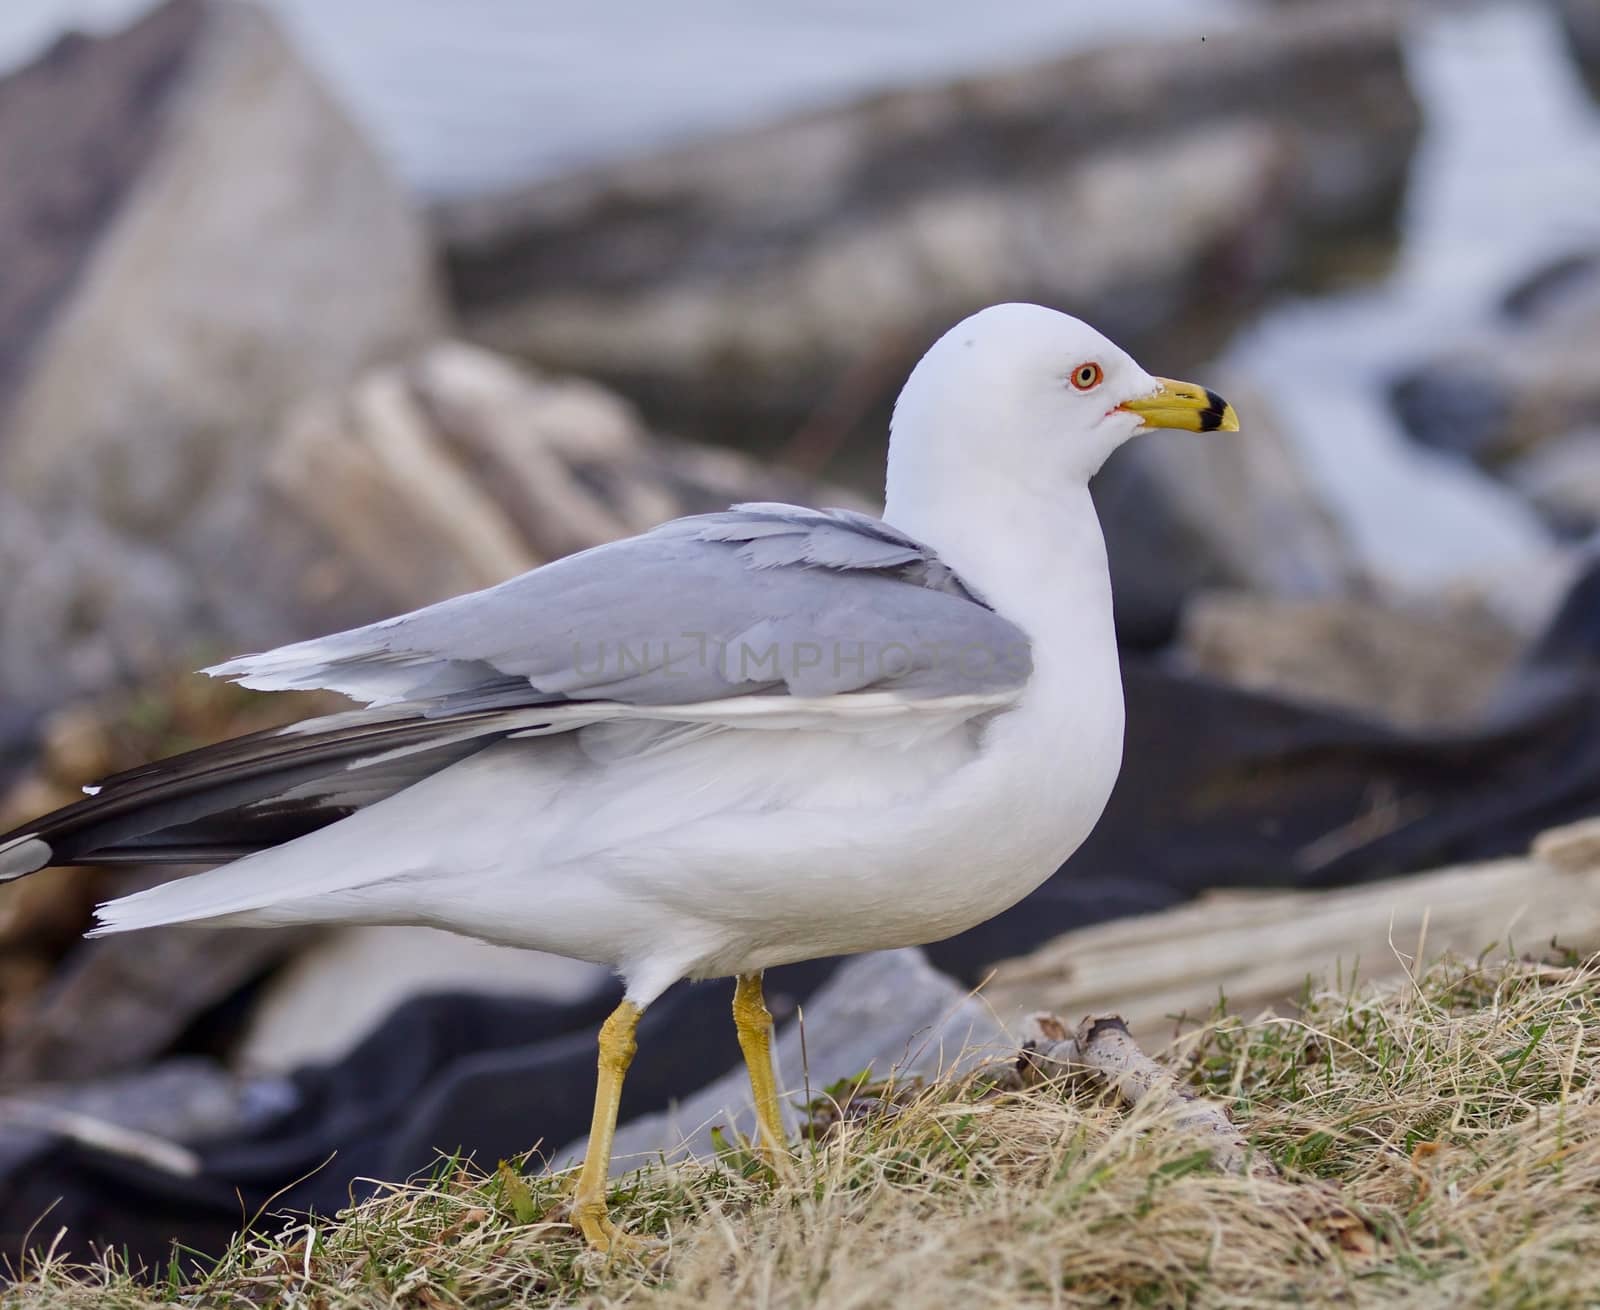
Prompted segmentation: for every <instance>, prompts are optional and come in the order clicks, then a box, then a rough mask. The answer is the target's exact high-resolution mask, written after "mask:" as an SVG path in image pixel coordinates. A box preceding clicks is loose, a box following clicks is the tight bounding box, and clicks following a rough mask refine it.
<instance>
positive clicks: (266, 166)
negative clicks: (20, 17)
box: [0, 0, 443, 703]
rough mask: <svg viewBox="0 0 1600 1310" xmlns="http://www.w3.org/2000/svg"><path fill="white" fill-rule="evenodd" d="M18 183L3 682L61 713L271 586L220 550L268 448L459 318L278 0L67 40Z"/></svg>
mask: <svg viewBox="0 0 1600 1310" xmlns="http://www.w3.org/2000/svg"><path fill="white" fill-rule="evenodd" d="M0 176H4V177H5V179H6V181H5V186H4V188H3V192H0V260H3V261H4V265H5V268H6V277H5V281H4V286H3V288H0V486H3V487H4V502H5V503H4V504H3V505H0V594H4V595H5V596H6V597H7V600H8V613H7V622H6V623H5V624H4V626H3V629H0V688H4V689H5V690H6V692H8V693H9V694H11V695H14V696H17V697H19V698H22V699H25V700H28V701H34V702H42V703H48V702H51V701H58V700H60V699H61V698H63V697H64V696H65V695H67V694H69V693H70V692H72V691H75V690H80V689H82V688H84V687H86V686H96V685H104V684H106V683H109V682H110V681H112V680H113V679H114V678H116V677H117V676H118V675H119V674H123V673H127V672H129V671H130V670H133V671H140V672H143V671H148V670H149V669H151V668H152V667H155V665H156V663H157V662H158V661H170V660H171V659H172V658H174V655H175V653H176V651H177V650H178V649H181V648H182V647H184V646H185V645H189V644H192V643H193V642H194V641H195V640H196V639H197V637H198V636H199V635H200V634H203V633H208V632H210V631H213V630H214V629H215V628H216V627H217V626H218V625H217V624H216V622H215V620H214V618H213V615H212V614H211V613H210V607H211V606H213V605H215V604H216V603H217V597H216V595H208V594H207V592H206V589H205V588H195V587H193V586H192V585H190V582H191V578H192V576H193V575H195V574H197V573H198V574H202V575H204V576H205V577H206V579H207V582H208V584H209V585H210V586H211V587H212V588H213V589H214V590H215V591H216V592H217V593H220V594H227V593H229V592H240V591H244V592H246V594H247V588H248V584H249V582H250V580H251V579H250V571H249V568H248V560H246V559H244V558H242V556H243V552H242V551H239V550H237V549H236V550H234V551H233V552H232V553H231V554H229V553H228V552H226V551H223V550H221V549H220V545H221V543H225V542H228V541H231V540H232V537H231V533H232V528H233V525H234V523H236V522H237V519H238V515H239V512H240V508H241V505H242V504H245V503H247V502H248V501H249V498H250V496H251V495H252V492H253V488H254V486H255V484H256V481H257V476H258V474H257V470H258V465H259V461H260V459H261V456H262V453H263V440H262V438H263V436H264V434H266V433H267V432H269V431H271V429H272V428H273V426H274V425H275V424H276V423H277V421H278V420H279V418H280V417H281V415H282V414H283V412H284V411H285V410H286V408H287V407H288V405H289V404H290V403H291V402H292V401H294V400H296V399H298V398H299V397H300V396H302V395H303V394H305V393H306V392H307V391H309V390H312V389H316V388H321V387H327V386H330V385H336V384H338V383H340V382H342V381H343V380H345V379H346V378H348V377H350V376H351V375H353V374H354V373H355V372H356V371H357V370H358V369H360V368H361V367H363V366H364V365H367V364H369V363H372V362H373V361H375V360H379V359H383V358H385V357H388V356H392V355H394V354H396V353H398V352H400V351H403V350H405V349H407V348H409V347H411V346H414V345H416V344H418V343H419V342H421V341H424V340H427V339H429V338H431V337H433V336H434V335H436V333H437V332H438V330H439V328H440V326H441V323H442V320H443V313H442V310H441V308H440V305H439V302H438V299H437V295H436V289H435V283H434V278H433V272H432V267H431V253H430V250H429V246H428V241H427V237H426V234H425V232H424V230H423V227H422V225H421V223H420V222H419V221H418V219H417V217H416V215H415V214H414V213H413V212H412V210H411V208H410V205H409V202H408V200H407V198H406V196H405V195H404V194H403V193H402V192H401V190H400V189H399V187H398V186H397V185H396V184H395V183H394V182H393V181H392V179H391V178H390V177H389V175H388V172H387V170H386V168H385V166H384V165H383V163H382V162H381V160H380V159H379V158H378V156H377V154H376V152H375V151H374V150H372V149H371V148H370V147H369V146H368V145H367V143H366V142H365V141H364V140H363V139H362V138H361V136H360V135H359V134H358V133H357V131H356V130H355V129H354V127H353V126H352V125H351V123H350V122H349V120H348V119H347V118H346V116H345V114H344V112H343V111H342V109H340V107H339V106H338V105H336V104H335V103H334V102H333V101H332V100H331V99H330V97H329V96H328V95H327V94H326V93H325V92H324V91H323V89H322V88H321V86H320V85H319V84H318V82H317V80H316V79H315V78H314V77H313V76H312V75H311V73H310V72H309V71H308V69H307V68H306V66H305V65H304V64H303V63H302V62H301V61H300V59H299V58H298V56H297V55H296V54H295V53H294V51H293V50H291V48H290V47H289V46H288V44H287V43H286V42H285V41H284V39H283V37H282V36H281V34H280V33H279V31H278V30H277V28H276V26H275V24H274V23H273V22H272V21H271V20H269V18H268V17H267V15H266V13H265V12H264V11H263V10H260V9H257V8H255V7H251V6H248V5H243V4H235V3H223V2H222V0H170V2H169V3H168V4H166V5H163V6H162V7H161V8H159V9H158V10H156V11H155V12H154V13H152V14H150V15H148V16H147V17H146V18H144V19H143V20H141V21H140V22H138V23H136V24H135V25H133V26H132V27H131V28H129V29H128V30H127V31H125V32H123V33H121V34H118V35H116V36H112V37H108V38H105V39H100V40H91V39H88V38H83V37H70V38H66V39H63V40H62V41H61V42H58V43H57V45H56V46H54V47H53V48H52V49H51V50H50V51H49V52H47V53H46V54H45V55H44V56H43V57H41V58H40V59H39V60H38V61H36V62H35V63H34V64H33V65H31V66H29V67H27V68H25V69H23V70H21V71H20V72H18V73H15V74H13V75H12V76H11V77H9V78H7V79H5V80H4V81H3V82H0ZM245 603H246V602H245V601H244V600H242V599H240V600H237V601H235V602H233V605H234V608H239V607H242V606H243V605H244V604H245ZM224 626H226V625H224Z"/></svg>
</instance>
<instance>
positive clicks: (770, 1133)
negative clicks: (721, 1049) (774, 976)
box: [733, 973, 789, 1169]
mask: <svg viewBox="0 0 1600 1310" xmlns="http://www.w3.org/2000/svg"><path fill="white" fill-rule="evenodd" d="M733 1026H734V1028H735V1029H736V1030H737V1031H738V1034H739V1049H740V1050H741V1051H743V1052H744V1063H745V1068H747V1069H748V1070H749V1071H750V1090H751V1092H752V1093H753V1094H754V1096H755V1103H756V1119H757V1120H758V1121H759V1123H760V1125H761V1148H762V1154H763V1155H765V1156H766V1158H767V1162H768V1163H769V1164H770V1165H772V1167H773V1168H774V1169H780V1168H781V1167H782V1162H786V1161H787V1160H788V1158H789V1142H788V1136H787V1134H785V1132H784V1130H783V1113H782V1111H781V1110H780V1108H779V1104H778V1079H777V1076H776V1075H775V1074H774V1073H773V1071H772V1015H771V1014H769V1013H768V1012H767V1003H766V1001H765V1000H764V999H763V998H762V995H761V975H760V974H759V973H742V974H740V975H739V980H738V983H737V984H736V985H735V987H734V989H733Z"/></svg>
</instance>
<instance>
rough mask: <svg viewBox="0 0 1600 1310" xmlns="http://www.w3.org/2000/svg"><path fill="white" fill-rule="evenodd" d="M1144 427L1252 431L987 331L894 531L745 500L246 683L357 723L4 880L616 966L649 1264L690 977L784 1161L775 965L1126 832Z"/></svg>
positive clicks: (249, 919) (59, 840)
mask: <svg viewBox="0 0 1600 1310" xmlns="http://www.w3.org/2000/svg"><path fill="white" fill-rule="evenodd" d="M1153 428H1177V429H1183V430H1186V431H1191V432H1210V431H1216V430H1219V429H1220V430H1223V431H1230V432H1231V431H1237V430H1238V421H1237V419H1236V417H1235V415H1234V412H1233V409H1232V408H1231V407H1230V406H1229V405H1227V404H1225V403H1224V402H1223V401H1222V399H1221V398H1220V397H1218V396H1217V395H1216V394H1215V393H1214V392H1211V391H1208V390H1206V389H1205V388H1204V387H1198V386H1194V385H1191V384H1188V383H1181V382H1174V381H1171V380H1169V379H1164V378H1159V377H1155V376H1152V375H1151V374H1149V373H1147V372H1145V370H1144V369H1143V368H1141V367H1140V366H1139V365H1138V364H1137V363H1135V362H1134V360H1133V359H1132V358H1130V357H1129V356H1128V355H1127V354H1126V353H1124V352H1123V351H1122V350H1121V349H1119V348H1118V347H1117V346H1115V345H1113V344H1112V343H1111V342H1110V341H1109V340H1107V339H1106V338H1105V337H1104V336H1102V335H1101V334H1100V333H1099V332H1097V331H1095V330H1094V329H1093V328H1091V327H1089V326H1088V325H1087V324H1085V323H1082V322H1080V321H1079V320H1077V319H1075V318H1072V317H1069V316H1068V315H1066V314H1062V313H1058V312H1056V311H1054V310H1050V309H1046V308H1043V307H1041V306H1038V305H1027V304H1006V305H995V306H992V307H990V308H988V309H985V310H982V311H980V312H978V313H976V314H974V315H972V316H971V317H970V318H967V319H965V320H964V321H962V322H960V323H958V324H957V325H956V326H955V327H953V328H951V329H950V330H949V331H948V332H947V333H945V335H944V336H942V337H941V338H940V339H939V340H938V341H937V342H936V343H935V344H934V345H933V346H932V347H931V348H930V349H929V351H928V353H927V354H926V355H925V356H924V357H923V358H922V360H921V361H920V362H919V363H918V364H917V366H916V367H915V368H914V369H913V370H912V372H911V375H910V377H909V378H908V379H907V381H906V384H905V387H904V389H903V390H902V391H901V393H900V396H899V399H898V400H897V402H896V404H895V407H894V414H893V418H892V420H891V423H890V444H889V456H888V470H887V486H886V493H887V494H886V501H885V509H884V514H883V517H882V518H881V519H877V518H873V517H871V516H869V515H865V514H860V513H855V512H852V511H848V510H840V509H832V510H817V509H806V508H801V507H798V506H794V505H782V504H750V505H739V506H735V507H734V508H732V509H730V510H728V511H726V512H723V513H714V514H704V515H699V516H695V517H690V518H683V519H677V520H674V521H672V522H669V523H666V524H663V525H662V526H660V527H658V528H655V529H653V530H651V531H649V532H645V533H643V534H641V535H639V536H636V537H631V538H628V539H626V540H623V541H617V542H613V543H610V544H608V545H604V546H600V547H597V548H595V549H592V550H587V551H584V552H582V553H580V554H576V555H572V556H568V557H567V558H564V559H560V560H556V561H554V562H553V563H550V564H546V565H544V566H543V567H540V568H537V569H534V570H532V571H531V572H529V573H525V574H523V575H521V576H520V577H516V578H513V579H511V580H510V581H508V582H504V583H501V584H500V585H498V586H495V587H490V588H488V589H487V590H484V591H479V592H474V593H471V594H468V595H464V596H457V597H455V598H453V599H450V600H446V601H443V602H441V603H439V604H436V605H430V606H428V607H427V608H425V609H420V610H417V611H415V612H412V613H409V614H403V615H400V616H398V617H396V618H391V619H386V620H384V621H382V622H379V623H374V624H371V625H369V626H367V627H362V628H356V629H353V630H351V631H348V632H341V633H336V634H334V635H332V636H327V637H319V638H315V639H313V640H310V641H303V642H299V643H297V644H294V645H289V646H284V647H281V648H280V649H277V650H272V651H267V652H265V653H264V654H257V655H247V656H244V657H243V658H240V659H235V660H231V661H229V662H227V663H224V664H219V665H217V666H215V667H213V668H210V669H207V670H205V672H206V673H208V674H211V675H212V676H215V677H222V678H228V679H231V680H233V681H235V682H237V683H240V684H242V685H243V686H245V687H252V688H256V689H260V690H265V691H283V690H310V689H319V690H324V691H331V692H338V693H342V694H343V695H345V696H347V697H349V698H351V699H352V700H353V701H355V702H358V703H359V704H361V705H362V706H364V708H361V709H355V710H349V711H344V712H340V713H334V714H330V715H324V716H322V717H318V718H312V719H308V720H304V721H302V722H300V723H296V724H292V725H290V726H288V727H286V728H281V729H276V730H272V731H269V732H264V733H257V734H254V735H252V736H248V737H242V738H238V739H235V740H232V741H227V742H223V743H221V744H219V745H216V746H211V747H207V748H204V749H201V750H198V751H194V752H190V753H188V754H185V755H180V756H177V757H174V758H172V759H168V760H165V761H161V762H158V763H155V764H151V765H147V766H145V767H143V768H138V769H134V770H132V771H130V772H127V773H123V774H120V775H117V776H115V777H111V778H108V779H106V780H105V781H104V782H103V783H102V784H101V785H100V787H98V788H95V789H90V795H89V796H88V797H87V798H86V799H84V800H81V801H79V802H77V803H75V804H73V805H70V806H68V807H66V808H65V809H62V810H58V811H57V812H55V813H54V814H50V815H48V816H46V817H44V818H43V819H40V820H38V821H37V822H35V823H33V824H30V825H27V826H26V828H24V829H19V830H18V831H16V832H13V833H9V834H7V835H6V836H5V837H0V880H3V879H10V878H16V877H21V876H22V875H24V874H28V873H32V872H35V871H36V870H38V869H41V868H44V867H46V866H47V865H51V864H72V863H82V864H91V863H92V864H103V863H113V862H117V861H125V862H133V861H159V862H169V863H190V864H195V863H209V864H218V867H214V868H211V869H208V870H206V871H204V872H200V873H196V874H193V875H191V876H189V877H185V878H179V879H177V880H174V881H171V882H166V883H163V884H161V885H158V886H155V887H152V888H150V889H148V890H145V891H141V892H137V893H135V894H133V895H131V896H125V897H122V898H121V899H118V900H113V901H110V902H108V903H106V904H104V905H101V906H100V907H99V908H98V910H97V912H96V914H97V920H98V922H97V927H96V928H95V930H94V931H95V932H96V933H112V932H124V931H127V930H129V929H135V928H145V927H150V926H154V925H158V924H173V923H187V922H192V921H199V920H204V921H208V922H212V923H227V924H251V925H275V924H309V923H339V924H420V925H427V926H431V927H436V928H444V929H449V930H451V931H454V932H458V933H466V934H469V935H471V936H475V937H480V938H484V939H486V940H488V941H492V942H499V943H505V944H510V945H515V946H520V947H527V948H530V949H535V950H541V951H551V952H554V953H556V954H558V955H564V956H569V957H572V958H574V959H579V960H589V961H594V962H597V963H601V964H605V965H608V966H610V967H611V968H612V969H613V970H615V971H616V972H617V973H618V974H619V975H620V976H621V978H622V980H623V982H624V984H625V992H624V997H623V1000H622V1001H621V1003H620V1004H619V1005H618V1006H617V1008H616V1010H615V1011H614V1012H613V1013H612V1014H611V1015H610V1017H609V1018H607V1019H606V1021H605V1022H604V1024H603V1025H602V1026H601V1029H600V1035H599V1048H600V1051H599V1076H598V1083H597V1087H596V1093H595V1103H594V1118H593V1125H592V1129H591V1132H590V1136H589V1146H588V1150H587V1153H586V1155H585V1158H584V1161H583V1165H582V1167H581V1169H580V1170H579V1173H578V1178H577V1181H576V1185H575V1187H574V1189H573V1196H572V1207H571V1217H572V1221H573V1223H574V1225H575V1226H576V1227H577V1228H578V1229H580V1230H581V1231H582V1234H583V1236H584V1238H585V1239H586V1240H587V1241H588V1243H589V1244H590V1246H592V1247H594V1248H596V1249H598V1250H602V1251H604V1250H608V1249H612V1248H614V1247H619V1246H622V1245H625V1236H626V1235H625V1234H624V1233H623V1232H622V1231H621V1230H619V1229H618V1227H617V1226H616V1225H615V1224H614V1223H613V1221H612V1220H611V1218H610V1215H609V1213H608V1210H607V1203H606V1185H607V1180H608V1176H609V1172H610V1163H611V1146H612V1138H613V1133H614V1130H615V1127H616V1121H617V1112H618V1107H619V1104H620V1099H621V1094H622V1083H623V1077H624V1075H625V1073H626V1071H627V1068H628V1065H629V1062H630V1060H631V1059H632V1057H633V1053H634V1049H635V1042H634V1034H635V1029H636V1027H637V1025H638V1022H639V1018H640V1015H641V1014H642V1013H643V1012H644V1009H645V1007H646V1006H648V1005H649V1004H650V1003H651V1002H652V1001H653V1000H654V999H655V998H656V997H658V996H659V995H660V994H661V993H662V992H663V991H664V990H665V989H666V988H667V987H668V986H670V985H671V984H672V983H674V982H676V981H677V980H679V979H682V978H724V977H732V978H734V979H735V980H736V982H735V987H734V994H733V1018H734V1023H735V1026H736V1030H737V1034H738V1039H739V1045H740V1049H741V1050H742V1052H743V1054H744V1058H745V1063H746V1065H747V1067H748V1070H749V1075H750V1085H751V1092H752V1097H753V1100H754V1103H755V1107H756V1112H757V1119H758V1124H759V1127H758V1137H759V1146H760V1148H761V1149H762V1151H763V1152H764V1153H765V1154H766V1156H767V1158H768V1159H769V1160H770V1161H772V1162H774V1166H775V1167H777V1165H778V1164H779V1163H781V1162H782V1161H783V1160H784V1159H785V1152H786V1150H787V1143H786V1139H785V1133H784V1127H783V1120H782V1116H781V1112H780V1091H779V1088H778V1084H777V1079H776V1077H775V1075H774V1072H773V1067H772V1059H771V1050H770V1045H771V1034H772V1017H771V1015H770V1014H769V1013H768V1011H767V1009H766V1006H765V1003H764V1001H763V998H762V990H761V979H762V972H763V970H766V969H769V968H772V967H774V966H776V965H781V964H787V963H791V962H795V961H800V960H808V959H816V958H820V957H824V956H833V955H844V954H851V953H855V952H861V951H872V950H882V949H887V948H891V947H901V946H911V945H920V944H923V943H926V942H931V941H937V940H940V939H942V938H945V937H948V936H951V935H953V934H955V933H959V932H962V931H964V930H965V929H968V928H971V927H973V926H975V925H976V924H979V923H981V922H983V921H984V920H986V919H988V918H990V917H992V916H993V915H995V914H998V913H999V912H1000V911H1002V910H1004V909H1006V908H1007V907H1008V906H1011V905H1013V904H1015V903H1016V902H1017V901H1019V900H1021V899H1022V898H1023V897H1024V896H1026V895H1027V894H1028V893H1029V892H1030V891H1032V890H1033V889H1034V888H1035V887H1037V886H1038V885H1039V884H1040V883H1041V882H1043V881H1044V880H1045V879H1046V878H1048V877H1049V876H1050V875H1051V874H1052V873H1053V872H1054V871H1055V870H1056V869H1057V868H1058V867H1059V866H1060V865H1061V864H1062V862H1063V861H1064V860H1066V858H1067V857H1068V856H1069V855H1071V854H1072V852H1073V851H1074V850H1075V849H1076V848H1077V847H1078V846H1079V844H1080V843H1082V841H1083V840H1084V838H1085V837H1087V836H1088V834H1089V832H1090V830H1091V829H1092V828H1093V826H1094V825H1095V823H1096V822H1097V820H1098V819H1099V817H1100V813H1101V810H1102V809H1103V807H1104V806H1105V803H1106V800H1107V798H1108V797H1109V795H1110V793H1111V788H1112V784H1113V783H1114V782H1115V781H1116V777H1117V772H1118V769H1119V768H1120V766H1121V760H1122V733H1123V703H1122V685H1121V676H1120V672H1119V668H1118V663H1117V644H1116V635H1115V632H1114V629H1113V624H1112V606H1111V584H1110V579H1109V575H1108V572H1107V563H1106V549H1105V542H1104V539H1103V537H1102V534H1101V529H1100V522H1099V519H1098V518H1097V517H1096V513H1095V508H1094V505H1093V502H1092V501H1091V499H1090V494H1089V481H1090V478H1091V477H1092V476H1093V475H1094V474H1095V472H1096V471H1097V470H1098V469H1099V468H1100V466H1101V464H1102V463H1103V462H1104V461H1105V459H1106V458H1107V456H1109V455H1110V454H1111V452H1112V451H1114V450H1115V449H1116V448H1117V447H1118V446H1120V445H1121V444H1122V443H1123V442H1124V441H1126V440H1127V439H1128V438H1130V437H1132V436H1134V435H1135V434H1137V433H1141V432H1145V431H1148V430H1150V429H1153ZM219 862H220V863H219Z"/></svg>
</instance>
